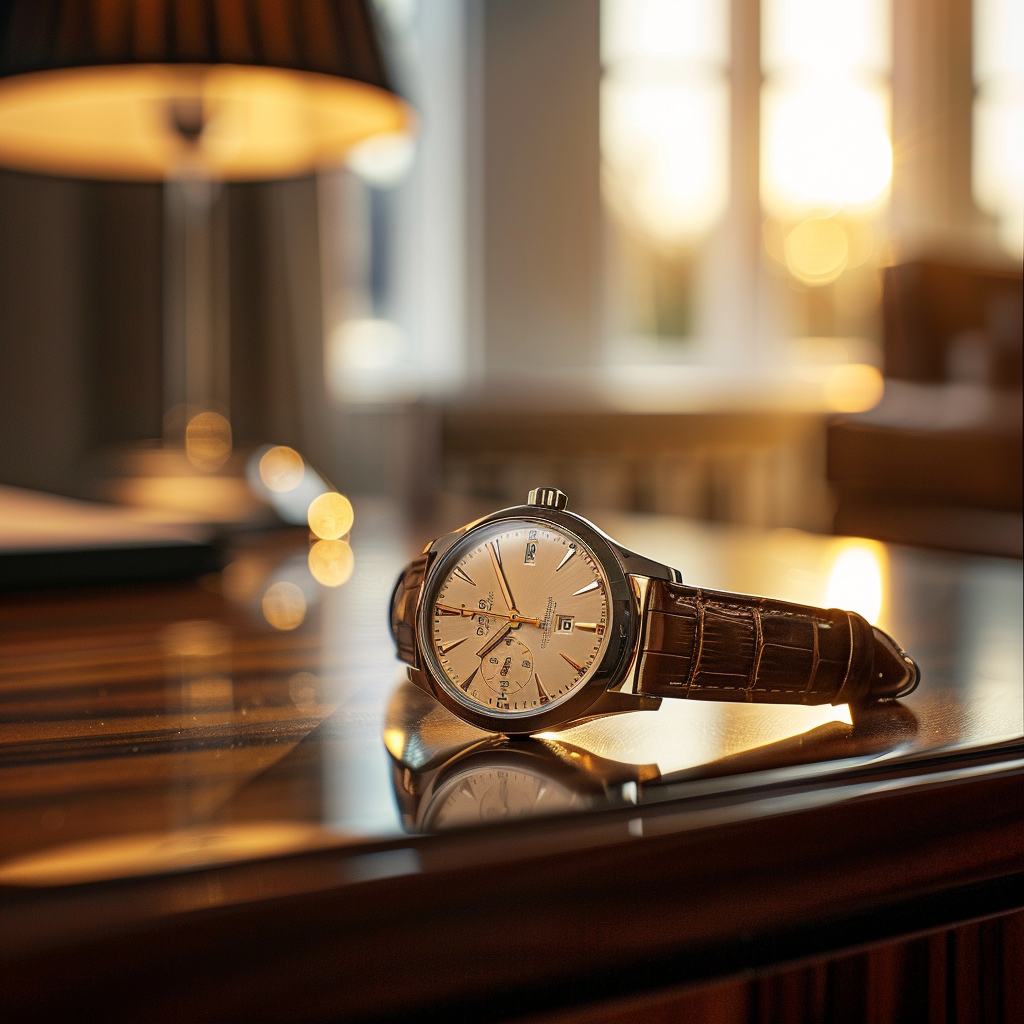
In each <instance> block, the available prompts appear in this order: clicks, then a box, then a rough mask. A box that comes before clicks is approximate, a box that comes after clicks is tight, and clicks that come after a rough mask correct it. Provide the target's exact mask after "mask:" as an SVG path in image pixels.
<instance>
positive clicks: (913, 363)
mask: <svg viewBox="0 0 1024 1024" xmlns="http://www.w3.org/2000/svg"><path fill="white" fill-rule="evenodd" d="M883 308H884V314H885V317H884V353H885V372H886V394H885V398H884V399H883V400H882V403H881V404H880V405H879V406H878V407H877V408H876V409H873V410H871V411H870V412H868V413H862V414H859V415H856V416H850V417H846V418H844V419H842V420H838V421H835V422H833V423H832V424H831V425H830V427H829V435H828V475H829V480H830V481H831V482H832V485H833V487H834V491H835V495H836V498H837V509H836V514H835V520H834V528H835V532H837V533H850V534H858V535H860V536H866V537H874V538H877V539H879V540H888V541H896V542H900V543H907V544H919V545H924V546H928V547H939V548H946V549H949V550H956V551H969V552H977V553H984V554H997V555H1009V556H1014V557H1018V558H1019V557H1020V556H1021V529H1022V527H1021V456H1022V452H1021V336H1022V275H1021V274H1020V272H1011V271H1000V270H985V269H976V268H970V267H957V266H952V265H945V264H940V263H934V262H916V263H907V264H903V265H901V266H895V267H890V268H888V270H887V271H886V276H885V285H884V298H883Z"/></svg>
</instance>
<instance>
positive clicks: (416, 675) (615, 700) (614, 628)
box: [410, 505, 682, 736]
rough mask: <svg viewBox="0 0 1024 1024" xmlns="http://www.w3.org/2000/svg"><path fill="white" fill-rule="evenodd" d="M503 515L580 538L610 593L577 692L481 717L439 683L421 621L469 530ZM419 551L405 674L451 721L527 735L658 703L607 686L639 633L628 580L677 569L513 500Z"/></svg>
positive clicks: (627, 660) (569, 518)
mask: <svg viewBox="0 0 1024 1024" xmlns="http://www.w3.org/2000/svg"><path fill="white" fill-rule="evenodd" d="M507 520H518V521H523V520H525V521H527V522H537V523H540V524H550V525H552V526H555V527H557V528H558V529H560V530H562V531H564V532H565V533H568V534H569V535H570V536H575V537H576V538H578V539H579V540H581V541H583V543H584V544H586V545H587V547H588V548H590V550H591V551H592V552H593V553H594V556H595V557H596V558H597V559H598V560H599V561H600V563H601V565H602V566H603V568H604V571H605V573H606V575H607V577H608V585H609V590H610V598H611V602H610V603H611V628H610V629H609V631H608V633H609V642H608V646H607V648H606V649H605V652H604V655H603V657H602V658H601V662H600V664H599V665H598V667H597V669H596V670H595V671H594V673H593V674H592V675H591V677H590V678H589V679H588V680H587V681H586V682H585V683H584V684H583V685H582V686H581V687H580V688H579V692H577V693H574V694H573V695H572V696H571V697H569V698H568V699H567V700H565V701H564V702H562V703H560V704H558V705H557V706H555V707H553V708H550V709H548V710H545V711H537V712H525V713H520V714H518V715H516V714H488V713H487V712H485V711H482V710H477V709H475V708H472V707H469V706H467V705H466V704H465V703H464V702H463V701H461V700H459V699H458V698H457V697H455V696H454V695H453V694H452V693H451V692H450V691H449V689H448V686H447V685H446V682H445V681H444V680H446V676H445V674H444V672H443V671H442V669H441V666H440V664H438V662H437V657H436V655H435V653H434V648H433V644H432V643H431V639H430V626H429V623H430V616H429V609H431V608H433V606H434V601H435V598H436V594H437V591H438V589H439V587H440V585H441V582H442V581H443V580H444V579H445V578H446V577H447V575H448V573H449V571H450V569H451V567H452V566H453V565H454V564H455V563H456V562H458V560H459V558H460V557H461V556H462V553H463V552H464V551H465V550H466V548H467V547H471V546H472V545H473V543H474V541H473V534H474V533H475V532H476V531H478V530H479V529H481V528H483V527H488V526H492V525H493V524H495V523H501V522H503V521H507ZM426 553H427V554H428V555H430V567H429V569H428V570H427V575H426V578H425V579H424V581H423V588H422V590H421V591H420V598H419V602H418V606H417V608H416V640H417V646H418V647H419V660H420V662H421V665H422V668H421V669H419V670H417V669H413V670H412V671H411V673H410V678H411V679H412V681H413V682H414V683H416V684H417V685H419V686H421V687H422V688H424V689H427V690H428V692H430V693H431V694H433V696H434V697H436V698H437V700H438V701H440V702H441V704H443V705H444V706H445V707H446V708H448V710H449V711H451V712H452V713H453V714H455V715H458V717H459V718H461V719H463V720H464V721H466V722H469V723H470V724H471V725H475V726H477V727H478V728H480V729H486V730H487V731H489V732H496V733H503V734H505V735H512V736H514V735H529V734H531V733H537V732H544V731H546V730H550V729H554V728H557V727H559V726H562V725H565V724H567V723H569V722H573V723H576V722H579V721H582V720H585V719H590V718H597V717H601V716H603V715H608V714H616V713H618V712H621V711H641V710H653V709H655V708H657V707H658V706H659V705H660V704H661V700H660V698H657V697H653V698H652V697H643V696H640V695H635V694H632V693H626V692H621V691H618V690H616V689H615V687H616V686H617V685H618V684H619V683H620V682H622V680H623V679H624V677H625V675H626V674H627V672H628V670H629V667H630V665H631V663H632V662H633V656H634V654H635V652H636V647H637V643H638V641H639V636H640V618H641V609H640V608H639V607H638V603H637V597H636V593H635V591H634V588H633V586H631V584H630V581H629V577H630V576H641V577H647V578H655V579H665V580H669V581H671V582H675V583H681V582H682V576H681V574H680V573H679V572H678V571H677V570H675V569H672V568H670V567H669V566H666V565H662V564H661V563H660V562H655V561H654V560H653V559H650V558H646V557H644V556H643V555H638V554H637V553H636V552H634V551H630V550H629V549H628V548H625V547H623V546H622V545H621V544H618V543H616V542H615V541H614V540H612V538H611V537H609V536H607V534H605V533H603V532H602V531H601V530H599V529H598V528H597V527H596V526H594V524H593V523H591V522H589V521H588V520H586V519H584V518H583V517H582V516H579V515H576V514H575V513H572V512H567V511H565V510H564V509H554V508H546V507H542V506H538V505H516V506H514V507H512V508H506V509H502V510H501V511H499V512H494V513H492V514H491V515H488V516H485V517H484V518H483V519H478V520H476V521H475V522H473V523H469V524H468V525H467V526H463V527H462V528H460V529H458V530H455V531H454V532H452V533H449V534H446V535H445V536H443V537H439V538H438V539H437V540H435V541H434V542H433V543H432V544H431V545H430V546H429V547H428V548H427V552H426Z"/></svg>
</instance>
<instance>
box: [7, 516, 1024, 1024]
mask: <svg viewBox="0 0 1024 1024" xmlns="http://www.w3.org/2000/svg"><path fill="white" fill-rule="evenodd" d="M465 512H466V510H465V509H464V508H460V509H457V510H448V511H447V512H446V514H445V519H444V521H443V522H440V523H434V524H430V526H429V527H425V528H424V532H423V535H422V536H420V535H418V534H416V533H415V532H413V531H411V530H410V529H409V528H408V527H407V526H406V525H404V524H403V522H402V520H401V519H400V518H399V517H398V516H397V515H396V513H395V510H394V509H393V508H391V507H389V506H387V505H384V504H374V505H362V506H357V510H356V528H355V531H354V535H353V547H354V551H355V572H354V574H353V576H352V578H351V580H350V581H349V583H347V584H346V585H345V586H342V587H340V588H330V587H322V586H319V585H317V584H315V583H312V581H311V580H310V579H309V578H308V576H307V575H304V573H305V565H306V559H307V553H308V547H307V540H306V537H305V534H304V533H303V532H299V533H296V534H287V533H285V534H281V535H279V536H273V535H264V536H262V537H261V538H259V539H256V540H253V541H252V542H251V543H249V544H246V545H242V546H239V547H236V548H235V549H234V551H233V555H232V561H231V563H230V564H229V565H228V567H227V568H226V569H225V571H224V573H223V574H222V575H221V576H219V577H214V578H207V579H206V580H204V581H203V582H202V584H201V585H199V584H189V585H176V586H172V585H157V586H136V587H126V588H121V589H111V590H107V591H101V592H96V591H91V592H86V591H83V592H75V591H68V592H65V593H62V594H55V593H50V594H24V593H23V594H17V595H7V596H3V597H0V978H2V982H0V983H2V988H3V993H4V1011H5V1014H6V1016H7V1017H8V1018H9V1019H11V1020H25V1019H32V1020H41V1019H61V1020H72V1019H84V1018H89V1019H103V1020H106V1021H118V1020H141V1019H145V1020H154V1021H158V1020H166V1021H171V1020H183V1019H187V1020H203V1019H209V1020H218V1021H221V1020H243V1019H264V1020H266V1019H273V1020H337V1019H345V1020H355V1021H371V1020H375V1021H385V1020H390V1021H397V1020H410V1019H415V1020H422V1021H430V1020H444V1021H455V1020H473V1021H513V1020H521V1019H524V1018H527V1017H529V1019H530V1020H538V1019H541V1020H547V1021H566V1022H568V1021H574V1022H585V1021H593V1022H609V1024H610V1022H616V1024H625V1022H627V1021H629V1022H632V1021H660V1020H666V1021H668V1020H672V1021H677V1020H678V1021H686V1020H715V1021H720V1022H723V1024H734V1022H735V1024H740V1022H742V1024H748V1022H750V1021H757V1022H765V1024H767V1022H769V1021H776V1020H785V1021H787V1022H790V1021H791V1022H802V1021H808V1022H810V1021H820V1020H833V1021H842V1020H851V1021H853V1020H864V1019H877V1020H905V1019H907V1020H909V1019H927V1020H932V1021H936V1022H938V1021H951V1020H953V1019H955V1020H957V1021H963V1020H984V1021H986V1022H987V1021H999V1022H1004V1024H1011V1022H1015V1021H1017V1020H1019V1019H1020V1016H1021V1009H1022V1002H1021V1001H1022V997H1024V977H1022V971H1024V915H1022V913H1021V908H1022V907H1024V873H1022V865H1024V825H1022V821H1021V815H1020V810H1019V809H1020V792H1021V781H1022V773H1024V721H1022V714H1024V711H1022V708H1021V704H1020V693H1021V685H1022V663H1021V631H1022V624H1021V623H1022V614H1021V588H1020V568H1019V565H1018V564H1017V563H1015V562H1013V561H1007V560H985V561H979V560H977V559H969V558H960V557H957V556H948V555H942V556H940V555H936V554H933V553H929V552H924V551H912V550H907V549H899V548H895V549H891V550H887V549H886V548H884V547H883V546H882V545H880V544H872V543H871V542H851V541H847V540H842V539H837V538H830V537H820V536H817V537H816V536H811V535H807V534H801V533H798V532H796V531H776V532H774V533H772V534H761V533H757V532H754V531H741V530H735V529H726V528H722V527H712V526H708V525H700V524H696V523H687V522H685V521H682V520H677V519H669V518H658V517H643V516H625V515H622V516H606V517H603V518H601V519H600V520H599V524H600V525H602V526H604V527H605V528H607V529H608V530H609V531H610V532H612V533H613V534H614V535H616V536H617V537H620V538H621V539H622V540H623V542H624V543H627V544H629V545H630V546H633V547H636V548H641V549H643V550H645V551H649V552H650V553H651V554H652V556H654V557H657V558H660V559H663V560H665V561H667V562H670V563H671V564H676V565H679V566H681V567H682V568H684V570H685V571H686V572H687V574H688V575H691V576H692V578H694V579H697V578H698V577H699V578H700V580H701V582H704V583H706V584H707V585H708V586H713V587H721V588H725V589H735V590H747V591H758V592H764V593H768V594H772V595H776V596H779V597H782V598H786V599H790V600H801V601H811V602H815V603H823V602H824V601H825V600H826V597H828V596H832V597H833V599H834V600H837V601H842V602H853V603H854V604H856V603H857V602H858V601H862V600H863V599H864V596H865V588H864V580H865V572H864V566H865V564H870V565H872V566H874V569H873V572H874V573H875V577H874V578H875V586H876V590H877V593H876V595H875V600H877V601H879V602H881V618H880V619H879V624H880V625H882V626H884V627H885V628H887V629H890V630H891V631H892V632H893V633H894V634H895V635H897V636H899V637H900V639H901V640H902V641H903V642H905V643H906V644H907V647H908V649H909V650H910V651H912V652H913V654H914V656H915V657H916V658H917V659H918V660H919V662H920V664H921V666H922V670H923V680H922V683H921V686H920V688H919V689H918V691H917V692H916V693H914V694H913V695H912V696H911V697H910V698H908V699H907V700H906V701H905V702H904V704H902V705H898V706H894V707H889V708H887V709H882V710H881V712H880V713H879V714H875V715H863V716H862V715H861V714H860V713H859V712H857V713H854V714H853V715H852V716H847V715H846V714H845V711H843V709H831V708H826V709H808V708H789V709H782V710H781V711H780V710H779V709H771V708H763V707H756V706H753V705H750V706H748V705H732V704H715V705H700V704H698V703H697V702H678V710H677V711H674V712H670V713H669V714H668V715H664V714H663V713H662V712H660V711H659V712H658V713H656V714H650V715H648V716H646V717H644V716H639V718H637V719H636V720H633V721H630V722H623V721H622V720H613V721H612V722H611V723H609V722H606V723H604V724H602V723H594V726H593V727H592V728H591V729H590V731H589V732H587V731H584V732H580V731H579V730H577V731H575V732H574V733H573V734H571V735H567V737H566V742H569V743H572V744H574V745H575V747H576V748H577V749H579V750H584V751H585V750H592V751H594V752H596V753H597V754H599V755H600V757H602V758H605V759H611V760H614V761H617V762H622V761H626V760H635V761H636V762H637V763H638V764H643V765H647V766H649V765H650V764H651V763H652V762H654V763H656V764H657V766H658V767H659V768H660V770H661V773H662V774H661V777H657V776H652V774H651V772H650V771H649V770H648V771H646V772H644V773H638V774H637V776H636V777H637V778H638V779H642V780H643V781H637V782H631V783H626V784H623V785H617V784H613V785H609V786H607V787H606V788H604V789H602V787H601V786H596V787H594V786H591V787H589V789H587V790H585V791H581V793H579V794H577V796H575V797H573V796H572V794H570V797H572V799H568V798H567V800H566V803H565V804H564V805H555V814H554V816H548V817H538V816H536V815H537V813H539V812H543V810H544V805H543V804H540V805H538V806H536V807H534V805H533V804H531V803H529V802H527V803H526V804H524V805H523V806H520V807H518V808H516V807H506V808H505V811H504V812H501V813H498V814H496V815H494V814H491V812H490V811H489V810H488V809H487V808H486V807H482V808H481V813H480V814H479V815H478V817H477V821H478V824H477V825H475V826H473V827H467V826H466V825H462V826H459V827H455V828H453V829H451V830H450V831H444V832H440V833H437V834H410V833H407V832H406V831H405V829H404V827H403V821H402V818H401V817H400V815H399V809H398V806H397V803H396V800H395V795H394V792H393V787H394V786H399V787H401V786H403V785H406V771H407V769H403V768H402V766H401V764H400V763H399V761H398V760H396V756H397V753H398V745H400V746H401V747H402V748H403V749H402V753H401V756H402V758H403V759H404V760H406V761H408V762H409V763H410V764H411V765H413V763H414V762H416V763H418V762H417V758H418V757H419V755H418V754H417V751H420V752H422V751H424V750H425V749H426V745H425V743H424V742H423V740H424V735H423V734H420V733H418V732H417V731H416V730H415V729H413V731H412V732H406V733H405V734H403V735H400V736H396V735H394V734H392V733H391V732H390V731H389V732H385V730H386V729H388V730H392V729H394V728H396V725H395V723H394V722H393V719H392V717H391V716H390V712H389V711H388V704H389V702H393V700H394V695H395V691H396V684H397V681H398V678H399V672H398V665H397V663H396V661H395V659H394V654H393V650H392V645H391V640H390V637H389V635H388V628H387V624H386V616H385V615H384V614H383V610H384V609H385V608H386V607H387V600H388V596H389V592H390V588H391V586H392V583H393V580H394V578H395V575H396V573H397V571H398V569H399V568H400V567H401V566H402V565H404V563H405V561H406V559H407V558H408V557H409V556H410V554H412V553H413V552H415V551H416V550H417V548H418V547H419V546H420V545H421V544H422V541H423V539H424V538H425V537H426V536H429V535H432V534H433V533H436V532H437V531H438V530H439V529H443V528H445V527H450V526H451V525H452V524H454V523H456V522H462V521H463V520H464V519H465V518H466V515H465ZM851 550H853V551H855V552H857V553H858V557H857V559H854V562H853V563H851V562H850V560H849V558H847V557H845V556H846V554H847V553H848V552H850V551H851ZM865 560H866V562H865ZM851 565H853V568H854V571H853V573H852V575H851V574H850V573H849V572H848V570H849V568H850V566H851ZM868 575H870V574H868ZM275 588H276V589H275ZM870 590H871V587H870V586H868V587H867V591H870ZM296 593H298V595H299V596H296ZM286 595H291V596H290V598H289V597H286ZM868 598H869V599H870V598H871V595H870V593H869V594H868ZM289 601H290V602H291V603H289ZM858 606H861V605H858ZM275 623H276V625H275ZM814 715H818V717H814ZM823 716H824V717H823ZM431 721H433V719H431ZM442 724H443V723H442ZM474 742H477V743H479V740H474ZM389 750H390V751H392V754H391V755H389V753H388V751H389ZM501 752H502V750H501V747H500V744H499V745H498V747H497V753H498V754H501ZM512 753H514V751H512ZM442 756H444V755H442ZM673 758H674V759H675V763H674V764H672V763H670V762H671V760H672V759H673ZM583 760H585V757H584V758H583ZM673 769H674V770H673ZM411 770H414V766H413V768H410V769H408V771H411ZM489 770H490V769H485V770H484V773H483V775H477V776H474V777H470V776H468V775H467V776H465V777H464V778H463V779H462V789H459V787H458V786H457V787H456V789H455V792H456V796H458V794H459V793H462V792H468V793H470V794H471V793H473V792H475V791H476V789H475V787H479V786H482V787H483V788H484V789H485V790H486V788H487V786H489V785H492V783H490V782H488V781H487V771H489ZM497 770H498V771H500V769H497ZM564 782H565V773H564V772H563V773H562V775H560V776H559V777H558V779H552V780H551V781H550V783H549V784H548V789H549V791H550V793H549V796H550V794H552V793H556V791H557V789H558V786H559V785H561V784H563V783H564ZM540 784H543V778H541V779H540V781H539V782H538V785H540ZM494 787H495V792H496V793H497V792H498V791H500V780H497V781H496V782H495V783H494ZM460 798H461V797H460ZM501 806H502V805H501V804H500V802H499V803H498V804H497V805H496V807H497V809H498V810H499V811H500V810H501ZM549 806H550V805H549ZM537 1015H542V1016H540V1017H538V1016H537ZM954 1015H955V1016H954Z"/></svg>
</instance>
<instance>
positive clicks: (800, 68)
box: [761, 0, 892, 218]
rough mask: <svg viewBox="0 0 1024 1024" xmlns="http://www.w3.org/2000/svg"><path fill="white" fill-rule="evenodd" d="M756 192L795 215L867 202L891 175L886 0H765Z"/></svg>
mask: <svg viewBox="0 0 1024 1024" xmlns="http://www.w3.org/2000/svg"><path fill="white" fill-rule="evenodd" d="M762 10H763V15H762V17H763V35H762V55H761V59H762V66H763V70H764V72H765V75H766V84H765V87H764V90H763V92H762V111H761V113H762V133H763V134H762V147H761V192H762V201H763V203H764V205H765V208H766V209H767V210H768V211H769V212H770V213H773V214H775V215H776V216H782V217H789V218H795V217H799V216H801V215H806V214H807V213H810V212H813V211H828V212H835V211H836V210H838V209H840V208H841V207H844V206H845V207H848V208H849V207H853V208H861V209H863V208H865V207H870V206H872V205H875V204H877V203H878V202H879V201H881V200H882V199H884V198H885V196H886V194H887V192H888V186H889V179H890V177H891V176H892V145H891V143H890V138H889V87H888V81H887V76H888V73H889V67H890V64H891V60H892V55H891V49H892V42H891V29H890V23H891V13H890V0H765V2H764V5H763V9H762Z"/></svg>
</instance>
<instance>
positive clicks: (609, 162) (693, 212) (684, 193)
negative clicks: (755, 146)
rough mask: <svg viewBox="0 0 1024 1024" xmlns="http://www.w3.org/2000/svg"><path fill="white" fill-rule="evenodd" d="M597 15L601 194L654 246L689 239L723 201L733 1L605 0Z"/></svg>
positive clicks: (716, 215)
mask: <svg viewBox="0 0 1024 1024" xmlns="http://www.w3.org/2000/svg"><path fill="white" fill-rule="evenodd" d="M601 17H602V27H601V48H602V58H603V61H604V65H605V75H604V80H603V82H602V86H601V152H602V157H603V174H602V186H603V189H604V193H605V198H606V199H607V200H608V202H609V205H610V206H611V208H612V209H613V210H615V211H616V213H617V214H618V215H619V217H620V218H622V220H623V221H624V222H625V223H628V224H631V225H632V226H633V227H635V228H636V229H638V230H640V231H641V232H643V233H644V234H646V235H648V236H650V237H651V238H653V239H655V240H657V241H659V242H663V243H666V244H670V245H675V244H679V243H686V242H688V241H692V240H694V239H696V238H697V237H699V236H701V235H703V234H706V233H707V231H708V230H709V229H710V228H712V227H713V226H714V225H715V224H716V223H717V221H718V220H719V219H720V218H721V216H722V214H723V213H724V212H725V208H726V206H727V204H728V199H729V193H728V182H729V136H728V130H729V129H728V125H729V83H728V79H727V76H726V73H725V69H726V67H727V65H728V54H729V6H728V4H727V3H725V2H724V0H605V2H604V3H603V5H602V9H601Z"/></svg>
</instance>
